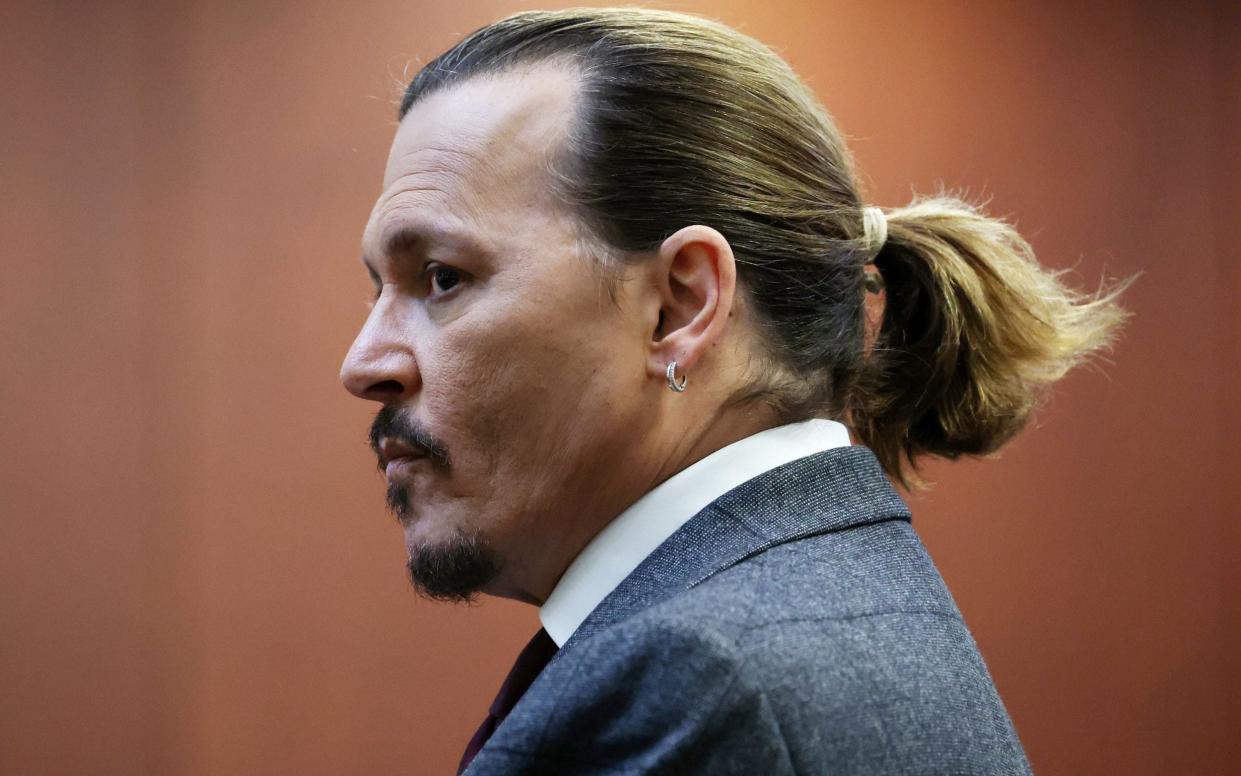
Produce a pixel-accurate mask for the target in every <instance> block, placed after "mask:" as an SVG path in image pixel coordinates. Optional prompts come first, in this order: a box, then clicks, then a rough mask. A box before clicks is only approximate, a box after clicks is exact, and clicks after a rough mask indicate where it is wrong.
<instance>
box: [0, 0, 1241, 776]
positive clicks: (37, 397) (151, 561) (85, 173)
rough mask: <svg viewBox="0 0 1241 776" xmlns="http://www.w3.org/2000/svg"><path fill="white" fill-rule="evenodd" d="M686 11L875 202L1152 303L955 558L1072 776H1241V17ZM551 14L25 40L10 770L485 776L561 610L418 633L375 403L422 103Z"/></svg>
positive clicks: (137, 27) (1031, 732)
mask: <svg viewBox="0 0 1241 776" xmlns="http://www.w3.org/2000/svg"><path fill="white" fill-rule="evenodd" d="M666 5H667V6H668V7H676V8H682V9H686V10H696V11H699V12H703V13H707V14H709V15H712V16H715V17H717V18H720V19H722V20H724V21H726V22H728V23H731V24H733V25H735V26H738V27H740V28H741V29H743V30H744V31H747V32H749V33H751V34H753V35H755V36H756V37H758V38H760V39H762V40H764V41H766V42H768V43H770V44H772V45H773V46H775V47H776V48H778V49H779V50H780V51H781V52H782V53H783V54H784V55H785V56H786V57H787V58H789V59H790V60H791V62H792V63H793V65H794V66H795V67H796V68H797V69H798V71H799V72H800V73H802V74H803V75H804V76H805V78H806V79H807V80H808V81H809V83H810V84H811V86H812V87H813V88H814V89H815V90H816V91H817V93H818V94H819V95H820V96H821V97H822V99H823V100H824V102H825V103H826V104H827V105H828V107H829V109H830V110H831V111H832V112H833V113H834V114H835V116H836V117H837V119H838V120H839V122H840V124H841V126H842V128H843V129H844V131H845V132H846V133H847V134H848V135H849V136H850V137H851V138H852V147H853V149H854V151H855V152H856V154H857V156H858V161H859V164H860V167H861V170H862V171H863V174H864V175H865V177H866V179H867V181H868V183H869V186H870V194H871V196H870V199H871V201H873V202H876V203H878V204H881V205H887V206H893V205H898V204H903V203H904V202H906V201H907V200H908V199H909V197H910V195H911V192H912V191H914V190H916V191H919V192H926V191H930V190H933V189H934V188H935V187H936V186H937V185H938V184H940V183H942V184H943V185H945V186H947V187H949V188H957V189H965V190H967V191H968V192H969V193H970V194H971V195H973V196H976V197H987V198H990V206H989V207H990V210H991V212H993V213H996V214H999V215H1008V216H1012V217H1013V218H1015V219H1016V220H1017V222H1018V224H1019V226H1020V227H1021V229H1022V230H1023V232H1024V233H1025V234H1026V235H1027V236H1028V237H1029V238H1030V239H1031V240H1032V242H1033V244H1034V246H1035V248H1036V249H1037V250H1038V252H1039V254H1040V256H1041V257H1042V259H1043V260H1044V261H1045V263H1047V264H1048V265H1050V266H1054V267H1061V268H1072V269H1073V274H1072V275H1071V277H1072V278H1074V279H1075V280H1076V282H1078V283H1079V284H1082V285H1093V284H1095V283H1097V281H1098V279H1099V277H1100V276H1101V274H1102V273H1105V272H1106V273H1107V274H1108V275H1109V276H1125V275H1129V274H1131V273H1133V272H1136V271H1139V270H1140V271H1142V272H1143V273H1144V275H1143V276H1142V278H1141V279H1140V280H1139V281H1138V283H1137V285H1135V286H1134V287H1133V288H1132V289H1131V291H1130V292H1129V294H1128V304H1129V306H1130V308H1131V309H1132V310H1134V311H1135V312H1136V318H1135V319H1134V320H1133V321H1132V323H1131V325H1130V326H1129V328H1128V329H1127V332H1126V334H1125V336H1124V338H1123V339H1122V340H1121V342H1120V344H1119V346H1118V348H1117V349H1116V351H1115V353H1114V356H1113V360H1114V364H1111V365H1105V368H1104V369H1103V370H1094V371H1082V372H1080V373H1075V374H1074V375H1072V376H1071V377H1070V378H1069V379H1067V380H1065V381H1064V383H1063V384H1062V386H1061V387H1060V388H1059V389H1058V390H1057V393H1056V397H1055V399H1054V400H1053V401H1052V403H1051V404H1050V405H1049V407H1048V408H1047V410H1046V411H1045V412H1044V413H1043V414H1042V415H1041V416H1040V418H1039V420H1038V422H1037V423H1036V424H1035V425H1034V426H1033V427H1031V428H1030V429H1029V430H1028V431H1027V432H1026V433H1025V434H1024V435H1023V436H1022V437H1020V438H1019V439H1018V440H1017V441H1016V442H1015V443H1013V444H1012V445H1011V446H1009V447H1008V448H1006V449H1005V451H1004V452H1003V453H1002V455H1001V456H1000V457H999V459H998V460H990V461H976V462H963V463H959V464H955V465H934V466H932V467H931V468H930V470H929V472H930V475H931V478H932V479H933V480H935V481H936V483H937V484H936V486H935V488H934V489H933V490H932V491H930V492H929V493H928V494H926V495H923V496H920V497H917V498H915V499H914V500H913V507H914V511H915V526H917V527H918V529H919V530H920V531H921V532H922V534H923V536H924V537H925V539H926V542H927V544H928V545H929V546H930V548H931V551H932V553H933V555H934V557H935V558H936V559H937V561H938V563H939V565H940V567H941V569H942V571H943V573H944V575H945V577H946V578H947V580H948V582H949V585H950V586H951V587H952V589H953V590H954V592H955V593H956V596H957V598H958V601H959V603H960V605H961V608H962V609H963V611H964V612H965V615H966V617H967V619H968V621H969V623H970V624H971V626H972V627H973V630H974V634H975V636H976V637H977V640H978V642H979V644H980V646H981V648H982V651H983V653H984V655H985V657H986V659H987V660H988V662H989V664H990V666H991V669H992V671H993V673H994V675H995V679H996V682H997V684H998V685H999V688H1000V691H1001V694H1002V695H1003V697H1004V699H1005V701H1006V703H1007V705H1008V708H1009V709H1010V711H1011V713H1012V716H1013V719H1014V720H1015V722H1016V725H1017V729H1018V731H1019V733H1020V735H1021V737H1022V740H1023V742H1024V743H1025V746H1026V747H1027V749H1028V751H1029V754H1030V757H1031V760H1032V762H1033V764H1034V766H1035V769H1036V770H1037V771H1039V772H1042V773H1055V774H1062V773H1063V774H1072V773H1080V774H1093V773H1127V774H1157V773H1212V772H1213V773H1222V772H1225V771H1229V770H1230V767H1229V766H1230V765H1231V768H1236V767H1237V765H1236V763H1237V762H1239V761H1241V749H1239V747H1238V731H1241V683H1239V682H1238V679H1239V678H1241V677H1239V673H1241V664H1239V660H1238V656H1239V655H1241V625H1239V623H1238V619H1239V617H1238V614H1239V613H1241V585H1239V582H1241V579H1239V574H1238V557H1239V553H1238V550H1239V549H1241V527H1239V526H1241V521H1239V518H1241V514H1239V512H1241V509H1239V505H1241V484H1239V483H1241V478H1239V477H1238V475H1237V470H1238V466H1239V465H1241V444H1239V442H1238V440H1239V439H1241V411H1239V410H1238V406H1237V404H1236V395H1237V394H1236V389H1237V387H1238V378H1237V371H1238V369H1241V312H1238V310H1239V309H1241V308H1238V306H1237V299H1238V297H1241V256H1239V255H1238V249H1237V242H1236V240H1235V237H1234V236H1233V233H1232V229H1233V228H1235V224H1236V222H1237V220H1238V216H1241V190H1239V186H1241V184H1239V183H1238V182H1239V181H1241V153H1239V150H1238V147H1239V144H1238V142H1237V139H1238V136H1237V133H1238V129H1237V128H1238V127H1241V98H1239V95H1241V55H1239V54H1238V52H1239V51H1241V47H1238V46H1237V45H1236V44H1237V41H1238V40H1241V15H1239V13H1238V11H1237V6H1236V5H1235V4H1225V3H1219V4H1216V5H1213V4H1210V3H1175V4H1169V3H1154V2H1147V3H1136V2H1131V3H1119V2H1117V3H1099V4H1092V9H1091V10H1081V9H1080V6H1081V5H1085V4H1080V3H1068V2H1065V3H1029V4H1022V5H1018V4H1009V3H1004V4H996V3H965V2H935V3H914V2H910V3H904V4H899V3H870V2H847V3H844V2H823V3H795V2H772V1H770V0H769V1H768V2H764V3H761V4H760V3H742V2H714V3H711V2H698V3H668V4H666ZM1000 6H1003V8H1001V7H1000ZM1225 6H1231V9H1230V10H1226V9H1225ZM519 7H523V5H522V4H518V3H507V2H469V3H431V2H411V1H410V0H406V1H405V2H391V1H388V2H363V3H332V2H314V3H293V2H201V1H200V2H165V3H151V2H128V3H127V2H113V3H79V2H59V3H55V2H45V3H37V4H36V3H31V4H28V5H15V4H13V3H6V4H5V6H4V9H3V19H4V22H3V24H2V25H0V65H2V67H3V69H2V70H0V72H2V73H3V78H4V86H5V88H4V89H3V90H0V100H3V105H0V107H2V108H3V119H2V120H0V133H2V134H0V154H2V157H0V159H2V162H0V164H2V167H0V175H2V176H3V180H2V182H0V238H2V239H0V251H2V255H3V275H2V276H0V353H2V354H3V378H2V379H0V433H3V447H2V452H0V512H2V520H0V623H2V626H3V634H2V636H0V772H2V773H4V774H70V773H72V774H96V773H98V774H120V773H125V774H165V773H167V774H200V773H201V774H341V773H372V774H388V773H391V774H398V773H399V774H421V773H449V772H451V770H452V767H453V765H454V764H455V762H456V759H457V757H458V755H459V753H460V751H461V749H462V747H463V745H464V744H465V741H466V740H467V739H468V738H469V736H470V734H471V733H472V731H473V729H474V726H475V725H476V724H477V722H478V721H479V718H480V715H481V714H482V713H483V712H484V711H485V709H486V707H487V704H488V703H489V702H490V699H491V696H492V693H493V692H494V690H495V688H496V686H497V685H498V683H499V681H500V679H501V677H502V676H503V675H504V673H505V671H506V670H507V668H508V665H509V663H510V661H511V659H512V657H513V655H514V654H515V653H516V651H517V650H518V648H519V647H520V646H521V645H522V644H523V643H524V642H525V640H526V638H527V637H528V635H529V633H530V632H531V631H532V630H533V629H534V628H535V627H537V623H536V619H535V611H534V609H532V608H529V607H524V606H521V605H517V604H512V603H507V602H501V601H487V602H485V603H483V604H482V605H480V606H477V607H450V606H442V605H431V604H428V603H425V602H422V601H421V600H418V599H416V598H415V597H414V595H413V594H412V592H411V591H410V590H409V589H408V587H407V583H406V581H405V579H404V576H403V569H402V563H403V559H404V549H403V546H402V541H401V536H400V531H399V529H398V528H397V526H396V525H395V523H394V522H393V521H392V520H391V519H390V518H389V517H387V516H386V514H385V512H384V510H383V506H382V482H381V480H380V478H379V476H378V475H377V474H376V472H375V470H374V461H373V458H372V457H371V455H370V454H369V452H368V450H367V448H366V446H365V445H364V443H363V437H364V433H365V430H366V429H367V427H368V424H369V419H370V416H371V412H372V410H371V409H370V408H369V407H367V406H364V403H363V402H360V401H357V400H355V399H352V398H351V397H349V396H348V395H347V394H346V393H345V392H344V390H343V389H342V388H341V387H340V385H339V383H338V382H337V377H336V374H337V368H338V365H339V361H340V359H341V357H342V356H343V354H344V352H345V350H346V348H347V346H348V344H349V342H350V341H351V339H352V337H353V334H354V332H355V331H356V329H357V327H358V326H359V325H360V324H361V322H362V320H363V317H364V314H365V309H364V307H363V304H362V301H363V299H364V298H365V297H366V295H367V294H368V288H369V286H368V282H367V280H366V278H365V275H364V272H363V271H362V269H361V267H360V265H359V263H358V241H359V238H360V234H361V229H362V226H363V223H364V220H365V218H366V215H367V213H368V211H369V209H370V205H371V203H372V201H373V198H374V197H375V196H376V195H377V194H378V187H379V182H380V178H381V174H382V168H383V164H384V159H385V155H386V151H387V146H388V142H389V140H390V136H391V132H392V129H393V126H394V110H393V105H392V100H393V99H394V98H395V96H396V95H397V91H398V86H399V82H400V81H401V80H402V78H403V76H402V73H403V70H404V68H405V66H406V64H407V63H409V62H411V61H417V60H418V58H423V59H425V58H427V57H429V56H432V55H434V54H436V53H438V52H439V51H441V50H443V49H444V48H446V47H447V46H449V45H451V44H452V43H453V42H455V41H456V40H457V39H458V38H459V35H460V34H462V33H464V32H467V31H469V30H471V29H473V28H475V27H477V26H479V25H481V24H483V23H486V22H487V21H490V20H492V19H494V18H496V17H498V16H500V15H503V14H505V13H508V12H510V11H513V10H517V9H518V8H519ZM415 67H416V65H415ZM1231 772H1234V773H1235V772H1236V771H1235V770H1232V771H1231Z"/></svg>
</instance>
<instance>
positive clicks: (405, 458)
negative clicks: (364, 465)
mask: <svg viewBox="0 0 1241 776" xmlns="http://www.w3.org/2000/svg"><path fill="white" fill-rule="evenodd" d="M425 457H426V456H425V455H423V453H422V452H421V451H419V450H417V449H415V448H413V447H410V446H409V445H407V444H405V443H404V442H401V441H398V440H396V439H392V438H391V437H385V438H384V439H382V440H380V442H379V468H381V469H383V471H384V474H385V475H386V476H388V477H391V476H392V475H394V474H396V473H398V472H400V471H401V470H402V469H405V468H408V467H409V466H411V465H412V464H413V463H414V462H415V461H417V460H418V459H419V458H425Z"/></svg>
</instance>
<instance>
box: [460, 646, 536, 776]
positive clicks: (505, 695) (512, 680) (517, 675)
mask: <svg viewBox="0 0 1241 776" xmlns="http://www.w3.org/2000/svg"><path fill="white" fill-rule="evenodd" d="M557 649H558V647H557V646H556V642H554V641H552V637H551V636H548V635H547V631H545V630H543V629H542V628H539V632H538V633H536V634H534V638H532V639H530V643H529V644H527V645H526V648H525V649H523V650H522V651H521V654H520V655H518V656H517V662H516V663H514V664H513V668H512V670H510V671H509V672H508V676H507V677H506V678H505V679H504V684H502V685H500V692H499V693H498V694H497V695H496V699H495V700H494V701H492V702H491V711H490V712H489V713H488V714H487V719H485V720H483V724H481V725H479V726H478V732H476V733H475V734H474V737H473V738H471V739H470V743H469V744H468V745H467V746H466V747H465V754H464V755H462V756H461V765H460V766H458V767H457V774H458V776H459V775H460V774H461V773H462V772H464V771H465V769H466V768H468V767H470V761H471V760H473V759H474V755H476V754H478V750H479V749H482V748H483V744H485V743H487V739H489V738H491V734H492V733H494V732H495V731H496V728H497V727H499V726H500V723H501V722H503V721H504V718H505V717H507V716H508V713H509V712H510V711H512V710H513V707H514V706H516V705H517V701H519V700H521V696H522V695H523V694H525V692H526V689H527V688H528V687H530V685H532V684H534V680H535V679H536V678H538V675H539V672H540V671H542V670H543V666H545V665H547V662H548V661H549V660H551V659H552V655H554V654H556V650H557Z"/></svg>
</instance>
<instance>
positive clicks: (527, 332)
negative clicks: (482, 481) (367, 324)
mask: <svg viewBox="0 0 1241 776" xmlns="http://www.w3.org/2000/svg"><path fill="white" fill-rule="evenodd" d="M596 314H597V311H596ZM548 319H549V316H548V315H547V314H545V311H544V310H543V309H540V310H538V311H534V310H530V311H529V314H525V315H518V314H510V315H508V316H506V317H505V319H504V320H493V321H489V322H488V323H487V325H485V326H478V327H472V328H473V329H474V331H472V332H467V331H464V330H462V331H460V333H457V332H454V334H453V336H445V337H444V338H443V340H442V342H441V343H439V347H437V349H436V355H435V357H434V361H435V363H436V364H437V365H438V366H437V367H436V368H435V370H434V374H431V373H427V372H428V371H429V370H424V385H423V389H424V399H425V401H426V404H427V417H428V419H429V420H430V421H431V422H432V423H433V424H435V427H436V428H437V429H442V433H444V434H446V435H447V436H446V441H448V442H449V445H450V450H451V451H452V453H453V455H454V457H456V458H458V459H459V461H460V463H461V465H462V473H463V474H464V473H465V472H466V471H467V470H468V472H469V474H470V476H471V477H472V478H478V477H484V478H487V482H488V485H501V484H502V485H503V487H504V488H505V489H506V490H507V491H508V492H509V493H510V495H513V496H515V495H517V493H516V492H515V491H525V492H527V494H529V495H531V496H532V497H533V491H536V490H543V489H548V488H555V487H557V486H559V485H560V484H562V483H563V480H564V479H565V478H567V477H571V476H573V474H574V473H575V471H574V470H575V469H576V468H578V467H580V466H581V465H583V463H584V461H582V460H579V459H581V458H582V457H583V453H584V452H585V451H584V450H583V448H584V447H588V446H591V445H597V444H599V443H600V442H601V437H604V438H610V437H612V436H613V435H614V434H616V433H618V429H617V427H618V426H620V425H623V424H622V423H621V421H620V420H619V419H618V418H620V417H621V416H623V415H624V408H623V407H622V406H617V404H618V402H617V401H616V400H615V399H614V398H613V397H614V396H616V395H620V396H625V395H633V394H634V393H636V392H637V391H640V390H641V385H640V384H639V385H630V383H632V382H634V381H635V380H638V381H640V380H641V376H642V372H641V367H640V363H639V365H638V366H637V367H636V368H634V369H630V370H628V371H627V370H626V369H625V365H626V363H627V362H628V361H630V360H632V359H627V358H626V354H624V353H622V352H618V348H617V347H615V341H614V340H613V341H611V342H609V338H608V336H607V332H608V325H609V324H608V323H607V322H603V321H599V320H598V318H596V319H595V320H594V321H589V320H587V322H585V323H584V324H581V325H577V326H574V327H572V328H570V327H553V326H550V325H547V324H546V323H545V321H547V320H548ZM639 359H640V357H639ZM629 372H633V373H634V374H632V375H631V374H629ZM585 457H587V458H589V457H592V456H585ZM488 485H483V487H484V488H487V487H488ZM475 487H476V486H471V489H472V490H473V489H475ZM475 492H479V491H478V490H475Z"/></svg>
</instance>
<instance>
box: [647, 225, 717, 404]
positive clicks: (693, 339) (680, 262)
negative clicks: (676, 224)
mask: <svg viewBox="0 0 1241 776" xmlns="http://www.w3.org/2000/svg"><path fill="white" fill-rule="evenodd" d="M653 269H654V270H655V273H656V275H655V283H656V286H657V288H658V292H659V302H660V308H659V317H658V321H657V323H656V326H655V328H654V331H653V332H652V334H651V350H650V363H649V364H648V369H649V370H650V372H651V374H652V375H653V376H656V377H658V378H659V379H661V380H662V379H664V375H665V373H666V370H667V368H668V364H669V363H670V362H672V361H676V362H677V372H678V373H679V374H685V373H686V372H688V371H689V370H691V369H693V368H694V367H695V366H697V365H699V364H701V363H702V360H703V357H704V356H705V355H706V354H707V351H708V350H710V349H711V348H712V347H713V346H715V345H716V344H717V343H718V342H719V341H720V337H721V336H722V335H723V333H724V329H725V326H726V324H727V322H728V317H729V315H731V314H732V312H733V299H734V295H735V293H736V290H737V264H736V261H735V259H734V258H733V249H732V246H730V245H729V244H728V240H726V239H724V235H722V234H720V233H719V232H717V231H716V230H714V229H712V228H711V227H709V226H702V225H694V226H687V227H685V228H684V229H681V230H680V231H678V232H677V233H676V234H673V235H672V236H671V237H669V238H668V239H666V240H664V242H663V244H662V245H660V247H659V255H658V258H657V259H656V260H655V262H654V265H653Z"/></svg>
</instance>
